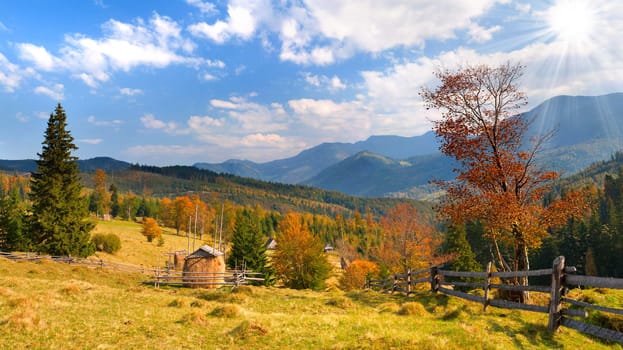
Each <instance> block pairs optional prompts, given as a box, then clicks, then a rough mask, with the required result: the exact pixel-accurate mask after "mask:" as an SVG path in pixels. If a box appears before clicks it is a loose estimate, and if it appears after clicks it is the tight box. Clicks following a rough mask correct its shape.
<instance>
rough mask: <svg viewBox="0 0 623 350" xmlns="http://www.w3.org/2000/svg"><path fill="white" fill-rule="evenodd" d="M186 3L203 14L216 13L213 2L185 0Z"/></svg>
mask: <svg viewBox="0 0 623 350" xmlns="http://www.w3.org/2000/svg"><path fill="white" fill-rule="evenodd" d="M186 3H187V4H188V5H190V6H193V7H195V8H197V9H198V10H199V12H201V13H202V14H204V15H212V14H215V13H218V11H217V10H216V6H214V4H213V3H210V2H207V1H202V0H186Z"/></svg>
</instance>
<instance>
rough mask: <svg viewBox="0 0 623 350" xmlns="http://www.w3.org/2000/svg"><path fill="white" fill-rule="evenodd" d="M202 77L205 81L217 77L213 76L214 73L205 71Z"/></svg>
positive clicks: (216, 78)
mask: <svg viewBox="0 0 623 350" xmlns="http://www.w3.org/2000/svg"><path fill="white" fill-rule="evenodd" d="M202 78H203V80H205V81H213V80H218V77H216V76H214V75H212V74H210V73H205V74H203V76H202Z"/></svg>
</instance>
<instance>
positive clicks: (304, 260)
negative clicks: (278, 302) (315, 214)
mask: <svg viewBox="0 0 623 350" xmlns="http://www.w3.org/2000/svg"><path fill="white" fill-rule="evenodd" d="M278 231H279V232H278V234H277V250H276V251H275V256H274V258H273V264H274V266H275V269H276V270H277V274H278V275H279V277H280V278H281V279H282V280H283V282H284V284H285V285H286V286H287V287H290V288H295V289H305V288H311V289H319V288H322V287H323V286H324V281H325V280H326V279H327V278H328V277H329V272H330V271H331V264H330V263H329V261H328V260H327V257H326V256H325V255H324V253H323V251H324V244H323V243H322V241H321V240H320V239H319V238H318V237H316V236H314V235H313V234H312V233H311V232H309V229H308V228H307V225H304V224H303V220H302V218H301V216H300V215H299V214H296V213H288V214H286V216H285V217H284V218H283V219H282V220H281V222H279V227H278Z"/></svg>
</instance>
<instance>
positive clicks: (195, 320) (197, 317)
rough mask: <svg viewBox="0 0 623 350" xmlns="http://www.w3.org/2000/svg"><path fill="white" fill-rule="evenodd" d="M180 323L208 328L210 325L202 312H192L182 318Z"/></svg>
mask: <svg viewBox="0 0 623 350" xmlns="http://www.w3.org/2000/svg"><path fill="white" fill-rule="evenodd" d="M179 323H183V324H195V325H198V326H206V325H207V324H208V320H207V319H206V317H205V315H204V314H202V313H201V312H199V311H192V312H190V313H187V314H185V315H184V316H182V318H181V319H180V320H179Z"/></svg>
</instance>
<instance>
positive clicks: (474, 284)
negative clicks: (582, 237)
mask: <svg viewBox="0 0 623 350" xmlns="http://www.w3.org/2000/svg"><path fill="white" fill-rule="evenodd" d="M575 272H576V268H575V267H573V266H565V259H564V257H562V256H560V257H558V258H556V259H555V260H554V263H553V266H552V268H551V269H539V270H530V271H503V272H493V271H491V263H489V264H488V265H487V271H484V272H463V271H450V270H443V269H442V268H441V267H440V266H433V267H431V268H428V269H423V270H417V271H411V270H407V273H405V274H395V275H393V276H392V277H390V278H386V279H368V280H367V281H366V285H365V288H368V289H377V290H384V291H387V292H403V293H407V295H408V294H410V293H413V292H414V287H415V286H416V285H418V284H430V290H431V291H432V292H433V293H438V292H439V293H443V294H447V295H451V296H454V297H458V298H462V299H465V300H469V301H472V302H476V303H480V304H483V306H484V309H485V310H486V308H487V307H488V306H494V307H499V308H506V309H520V310H525V311H531V312H540V313H544V314H548V316H549V323H548V329H549V330H550V331H555V330H556V329H558V327H560V326H564V327H567V328H573V329H576V330H578V331H580V332H584V333H586V334H590V335H592V336H596V337H599V338H602V339H607V340H610V341H614V342H618V343H621V344H623V333H621V332H618V331H616V330H612V329H608V328H603V327H599V326H595V325H591V324H588V323H585V322H582V321H579V320H575V319H572V318H569V317H578V318H587V317H588V312H587V309H590V310H595V311H599V312H605V313H610V314H615V315H623V309H618V308H612V307H606V306H599V305H594V304H591V303H587V302H583V301H578V300H573V299H569V298H566V297H565V293H566V291H567V290H568V289H569V288H573V287H578V286H581V287H598V288H610V289H623V279H621V278H605V277H594V276H582V275H576V274H575ZM536 276H551V278H552V283H551V285H527V286H524V285H514V284H501V283H492V281H491V280H492V278H500V279H514V278H517V277H536ZM457 278H458V279H463V280H455V279H457ZM475 280H476V281H475ZM455 287H459V288H461V287H467V288H472V289H483V290H484V296H479V295H474V294H469V293H465V292H462V291H460V290H455ZM491 290H503V291H509V292H518V293H519V292H540V293H547V294H549V295H550V301H549V305H547V306H544V305H533V304H525V303H519V302H516V301H511V300H505V299H495V298H490V295H491V294H490V292H491ZM563 303H564V304H568V305H571V306H573V307H576V308H563ZM577 307H580V308H581V309H577Z"/></svg>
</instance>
